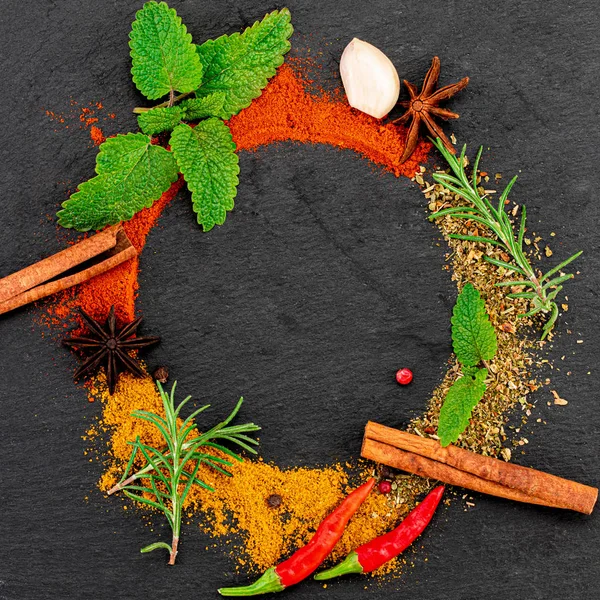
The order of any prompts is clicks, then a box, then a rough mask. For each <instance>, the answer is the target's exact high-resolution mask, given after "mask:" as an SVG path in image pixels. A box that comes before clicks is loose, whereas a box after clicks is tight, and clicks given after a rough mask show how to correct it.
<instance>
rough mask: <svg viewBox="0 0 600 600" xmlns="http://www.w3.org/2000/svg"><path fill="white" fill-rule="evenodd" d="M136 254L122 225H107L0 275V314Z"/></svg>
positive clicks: (81, 279) (75, 282) (102, 270)
mask: <svg viewBox="0 0 600 600" xmlns="http://www.w3.org/2000/svg"><path fill="white" fill-rule="evenodd" d="M136 255H137V251H136V249H135V248H134V247H133V245H132V244H131V242H130V240H129V238H128V237H127V235H126V234H125V231H124V230H123V228H122V226H120V225H116V226H114V227H110V228H108V229H106V230H105V231H102V232H100V233H97V234H95V235H93V236H90V237H89V238H86V239H85V240H82V241H81V242H78V243H77V244H74V245H73V246H70V247H69V248H67V249H65V250H62V251H60V252H58V253H57V254H54V255H53V256H50V257H48V258H45V259H43V260H41V261H39V262H37V263H35V264H33V265H30V266H29V267H26V268H25V269H22V270H21V271H17V272H16V273H13V274H12V275H8V276H7V277H5V278H4V279H1V280H0V314H3V313H6V312H8V311H11V310H14V309H15V308H18V307H20V306H23V305H25V304H28V303H30V302H34V301H36V300H39V299H41V298H44V297H45V296H49V295H51V294H55V293H57V292H60V291H62V290H66V289H67V288H70V287H72V286H74V285H78V284H80V283H83V282H85V281H88V280H89V279H91V278H92V277H95V276H96V275H99V274H100V273H104V272H105V271H108V270H110V269H112V268H113V267H116V266H117V265H118V264H120V263H122V262H124V261H126V260H129V259H131V258H133V257H134V256H136ZM77 268H79V270H77ZM69 271H71V272H70V273H69ZM61 274H62V275H63V277H58V276H60V275H61ZM57 277H58V278H57Z"/></svg>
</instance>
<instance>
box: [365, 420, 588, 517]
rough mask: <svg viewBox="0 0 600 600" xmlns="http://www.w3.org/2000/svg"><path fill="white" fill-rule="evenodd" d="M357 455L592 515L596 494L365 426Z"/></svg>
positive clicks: (570, 483) (544, 475)
mask: <svg viewBox="0 0 600 600" xmlns="http://www.w3.org/2000/svg"><path fill="white" fill-rule="evenodd" d="M361 455H362V456H363V457H364V458H368V459H370V460H374V461H376V462H379V463H382V464H385V465H388V466H389V467H393V468H396V469H401V470H402V471H407V472H409V473H414V474H415V475H420V476H421V477H427V478H430V479H436V480H439V481H443V482H445V483H448V484H450V485H455V486H459V487H463V488H467V489H470V490H474V491H476V492H481V493H483V494H491V495H492V496H499V497H501V498H507V499H509V500H517V501H519V502H528V503H531V504H541V505H543V506H551V507H555V508H564V509H568V510H574V511H577V512H581V513H585V514H587V515H589V514H591V513H592V511H593V509H594V505H595V504H596V500H597V498H598V490H597V489H596V488H594V487H590V486H587V485H583V484H581V483H577V482H576V481H570V480H568V479H562V478H561V477H556V476H555V475H550V474H549V473H544V472H542V471H536V470H535V469H530V468H528V467H521V466H519V465H515V464H511V463H507V462H504V461H502V460H498V459H496V458H490V457H488V456H481V455H480V454H476V453H474V452H469V451H468V450H463V449H462V448H457V447H456V446H448V447H446V448H443V447H442V446H441V444H440V443H439V442H438V441H437V440H433V439H429V438H423V437H420V436H418V435H413V434H411V433H406V432H404V431H399V430H398V429H392V428H391V427H386V426H384V425H380V424H378V423H373V422H371V421H369V423H367V426H366V427H365V435H364V439H363V446H362V451H361Z"/></svg>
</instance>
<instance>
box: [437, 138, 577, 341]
mask: <svg viewBox="0 0 600 600" xmlns="http://www.w3.org/2000/svg"><path fill="white" fill-rule="evenodd" d="M433 143H434V144H435V146H436V148H437V149H438V150H439V151H440V152H441V153H442V155H443V157H444V158H445V159H446V161H447V163H448V165H449V167H450V169H451V171H452V174H450V173H434V174H433V179H434V180H435V181H436V182H437V183H440V184H442V185H443V186H444V187H445V188H447V189H448V190H450V191H451V192H453V193H455V194H457V195H458V196H460V197H461V198H463V199H464V200H466V201H467V202H468V203H469V205H468V206H455V207H452V208H445V209H442V210H439V211H437V212H435V213H433V214H432V215H431V216H430V217H429V219H431V220H433V219H439V218H440V217H445V216H451V217H454V218H457V219H468V220H470V221H473V222H475V223H479V224H480V225H483V226H484V227H487V228H488V229H489V231H490V233H491V234H492V236H493V237H486V236H480V235H475V236H473V235H458V234H451V235H450V237H451V238H455V239H459V240H467V241H471V242H482V243H486V244H492V245H493V246H499V247H500V248H502V249H503V250H504V251H505V252H506V253H507V254H508V255H509V256H510V257H511V259H512V262H505V261H503V260H499V259H497V258H493V257H491V256H484V259H485V260H486V261H488V262H489V263H491V264H493V265H496V266H497V267H502V268H504V269H507V270H508V271H512V272H513V273H515V274H516V275H517V277H518V279H516V280H514V281H505V282H501V283H497V284H496V285H498V286H508V287H522V288H524V289H525V291H522V292H515V293H511V294H507V296H508V297H509V298H525V299H526V300H529V301H530V302H531V310H529V311H528V312H526V313H524V314H522V315H519V316H520V317H532V316H534V315H536V314H538V313H542V314H545V315H548V319H547V321H546V323H545V324H544V326H543V329H542V340H543V339H545V338H546V337H547V335H548V334H549V333H550V331H552V328H553V327H554V324H555V323H556V319H557V318H558V305H557V304H556V297H557V296H558V294H559V293H560V292H561V290H562V289H563V286H562V284H563V283H564V282H565V281H568V280H569V279H572V278H573V274H572V273H561V271H562V270H563V269H564V268H565V267H566V266H567V265H569V264H570V263H572V262H573V261H574V260H575V259H576V258H578V257H579V256H581V252H576V253H575V254H573V256H571V257H569V258H567V260H565V261H563V262H561V263H560V264H559V265H557V266H556V267H554V268H552V269H550V270H549V271H547V272H546V273H545V274H543V275H539V274H537V273H536V271H535V270H534V269H533V267H532V266H531V263H530V262H529V258H528V257H527V255H526V253H525V251H524V249H523V241H524V239H525V229H526V222H527V213H526V210H525V206H524V205H523V206H521V222H520V224H519V229H518V231H517V232H516V233H515V231H514V228H513V224H512V222H511V220H510V217H509V216H508V214H507V213H506V210H505V205H506V202H507V200H508V195H509V193H510V191H511V189H512V187H513V185H514V184H515V182H516V180H517V176H516V175H515V176H514V177H513V178H512V179H511V181H510V182H509V184H508V185H507V186H506V188H504V191H503V192H502V194H501V195H500V198H499V199H498V204H497V206H494V205H493V204H492V203H491V202H490V200H489V199H488V198H487V197H486V196H485V195H484V196H481V195H480V193H479V190H478V189H477V175H478V171H477V169H478V167H479V161H480V159H481V154H482V153H483V146H482V147H481V148H479V152H478V153H477V158H476V159H475V163H474V165H473V171H472V179H469V177H468V175H467V173H466V171H465V154H466V150H467V147H466V146H463V149H462V152H461V154H460V156H459V157H458V158H457V157H456V156H454V155H453V154H452V153H451V152H449V151H448V150H447V149H446V147H445V146H444V145H443V144H442V142H441V141H440V139H439V138H438V139H436V140H434V141H433Z"/></svg>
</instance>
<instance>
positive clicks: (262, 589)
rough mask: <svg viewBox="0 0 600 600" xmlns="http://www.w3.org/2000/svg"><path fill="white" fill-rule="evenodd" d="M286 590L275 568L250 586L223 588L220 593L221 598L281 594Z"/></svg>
mask: <svg viewBox="0 0 600 600" xmlns="http://www.w3.org/2000/svg"><path fill="white" fill-rule="evenodd" d="M284 589H285V586H283V585H282V584H281V579H280V578H279V575H278V574H277V571H275V567H271V568H270V569H268V570H267V571H265V572H264V573H263V575H262V577H260V579H257V580H256V581H255V582H254V583H252V584H250V585H245V586H242V587H230V588H221V589H219V590H218V591H219V594H221V596H259V595H260V594H268V593H269V592H281V591H283V590H284Z"/></svg>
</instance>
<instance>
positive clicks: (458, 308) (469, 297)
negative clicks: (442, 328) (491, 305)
mask: <svg viewBox="0 0 600 600" xmlns="http://www.w3.org/2000/svg"><path fill="white" fill-rule="evenodd" d="M452 345H453V347H454V353H455V354H456V357H457V358H458V360H459V361H460V362H461V363H462V364H463V365H465V366H469V367H474V366H476V365H478V364H479V363H480V362H481V361H482V360H491V359H492V358H494V355H495V354H496V350H497V348H498V344H497V341H496V332H495V331H494V327H493V326H492V324H491V323H490V320H489V317H488V315H487V313H486V312H485V303H484V301H483V300H482V299H481V296H480V295H479V292H478V291H477V290H476V289H475V288H474V287H473V285H472V284H471V283H467V285H465V287H464V288H463V290H462V292H461V293H460V294H459V296H458V299H457V301H456V304H455V306H454V311H453V316H452Z"/></svg>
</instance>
